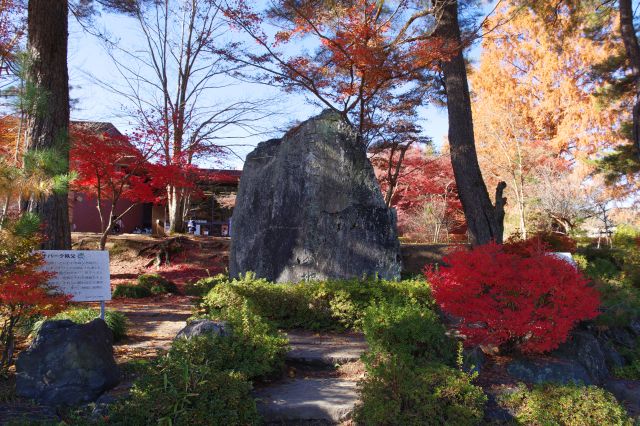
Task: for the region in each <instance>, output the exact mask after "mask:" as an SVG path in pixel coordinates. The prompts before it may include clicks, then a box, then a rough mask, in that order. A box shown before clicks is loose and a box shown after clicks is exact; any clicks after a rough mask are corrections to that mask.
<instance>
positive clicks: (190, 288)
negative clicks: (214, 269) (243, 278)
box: [184, 274, 229, 297]
mask: <svg viewBox="0 0 640 426" xmlns="http://www.w3.org/2000/svg"><path fill="white" fill-rule="evenodd" d="M228 281H229V278H228V277H227V276H226V275H225V274H218V275H215V276H213V277H206V278H202V279H199V280H198V281H195V282H190V283H187V284H186V285H185V286H184V294H186V295H188V296H200V297H202V296H204V295H205V294H207V293H208V292H209V291H210V290H211V289H212V288H214V287H215V286H217V285H218V284H221V283H226V282H228Z"/></svg>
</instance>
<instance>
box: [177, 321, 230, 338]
mask: <svg viewBox="0 0 640 426" xmlns="http://www.w3.org/2000/svg"><path fill="white" fill-rule="evenodd" d="M229 334H231V327H230V326H229V325H228V324H227V322H226V321H212V320H207V319H200V320H195V321H192V322H190V323H189V324H187V326H186V327H185V328H183V329H182V330H180V331H179V332H178V334H177V335H176V340H177V339H191V338H192V337H196V336H203V335H211V336H228V335H229Z"/></svg>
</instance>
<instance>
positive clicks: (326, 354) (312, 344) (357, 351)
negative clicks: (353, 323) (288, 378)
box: [286, 330, 367, 367]
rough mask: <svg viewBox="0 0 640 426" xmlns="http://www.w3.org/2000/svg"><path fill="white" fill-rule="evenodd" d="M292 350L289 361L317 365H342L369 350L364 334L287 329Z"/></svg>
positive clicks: (288, 357) (355, 359) (356, 358)
mask: <svg viewBox="0 0 640 426" xmlns="http://www.w3.org/2000/svg"><path fill="white" fill-rule="evenodd" d="M286 335H287V337H288V339H289V345H290V346H291V350H290V351H289V352H288V353H287V356H286V359H287V361H289V362H293V363H300V364H309V365H317V366H331V367H334V366H336V365H342V364H346V363H349V362H354V361H357V360H359V359H360V356H361V355H362V353H363V352H364V351H366V350H367V343H366V341H365V339H364V336H363V335H362V334H359V333H343V334H334V333H314V332H310V331H304V330H292V331H287V332H286Z"/></svg>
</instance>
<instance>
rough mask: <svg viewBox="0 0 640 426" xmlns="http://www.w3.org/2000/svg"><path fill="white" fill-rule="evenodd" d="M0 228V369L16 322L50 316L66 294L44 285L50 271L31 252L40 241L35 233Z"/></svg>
mask: <svg viewBox="0 0 640 426" xmlns="http://www.w3.org/2000/svg"><path fill="white" fill-rule="evenodd" d="M12 225H13V226H10V227H9V228H7V227H5V228H4V229H2V230H0V243H2V247H3V249H2V250H0V343H1V344H2V346H3V348H2V355H1V357H0V369H4V368H6V367H8V366H9V365H10V364H11V361H12V358H13V351H14V347H15V337H14V333H15V329H16V327H17V326H18V325H19V323H20V321H22V320H25V319H27V318H32V317H34V316H37V315H44V316H50V315H54V314H56V313H58V312H60V311H61V310H63V309H64V307H65V306H66V304H67V302H68V301H69V300H70V296H66V295H62V294H56V293H55V292H54V290H55V289H53V288H51V287H50V286H49V285H48V281H49V279H50V278H51V276H52V274H51V273H50V272H45V271H42V270H41V267H42V265H43V264H44V258H43V256H42V254H40V253H39V252H34V250H36V249H37V248H38V247H39V245H40V242H41V241H42V237H41V235H40V234H38V233H30V234H29V235H22V234H23V232H20V231H17V230H16V228H17V223H13V224H12Z"/></svg>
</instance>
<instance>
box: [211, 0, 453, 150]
mask: <svg viewBox="0 0 640 426" xmlns="http://www.w3.org/2000/svg"><path fill="white" fill-rule="evenodd" d="M224 10H225V14H226V16H227V17H228V19H229V20H230V22H231V25H232V26H233V27H235V28H239V29H241V30H243V32H244V33H245V34H247V35H248V36H249V37H250V38H251V39H252V40H253V41H254V42H255V43H254V45H257V46H258V50H257V51H256V49H254V48H249V47H247V45H243V44H240V43H235V44H233V45H232V46H229V48H228V49H226V50H221V53H223V54H224V55H225V56H227V57H228V58H229V59H230V60H232V61H234V62H237V63H239V64H243V65H249V66H251V67H252V68H253V69H257V70H259V73H258V74H257V75H256V74H253V75H248V77H250V78H252V79H254V80H256V81H260V82H263V83H264V82H265V81H268V82H269V83H270V84H272V85H276V86H280V87H282V88H284V89H285V90H287V91H291V92H293V91H301V92H303V93H306V94H310V95H312V96H313V97H314V98H315V99H316V101H318V102H319V103H320V104H321V105H322V106H324V107H326V108H330V109H333V110H335V111H337V112H339V113H340V114H341V115H342V117H343V119H344V120H345V122H347V123H350V124H354V125H355V126H356V128H357V129H358V130H359V133H360V135H364V134H365V133H366V132H367V131H369V130H370V129H371V128H375V127H378V126H381V125H383V122H384V121H385V120H384V119H383V118H381V117H380V116H378V117H377V119H374V118H375V117H376V112H377V113H378V114H383V115H385V113H387V114H393V113H394V112H397V111H398V110H406V111H411V110H412V108H414V107H415V106H416V105H417V104H420V103H421V102H423V101H424V99H425V94H426V92H427V91H428V90H429V87H430V86H429V85H428V84H421V85H409V86H407V83H409V82H413V81H415V80H416V79H421V80H422V81H424V78H427V79H428V77H427V76H426V75H427V74H428V71H433V70H436V69H437V68H438V66H439V63H440V61H441V60H443V59H446V58H447V57H448V56H449V55H450V54H451V50H452V49H451V48H450V47H449V46H447V45H446V43H445V42H444V41H443V40H442V39H441V38H438V37H433V36H432V35H430V34H429V33H428V31H425V29H426V28H428V27H429V25H430V19H431V18H432V17H433V13H434V10H433V8H432V7H430V6H428V5H423V6H420V5H418V3H414V2H409V1H395V2H379V1H372V0H355V1H351V2H344V3H341V2H327V1H324V0H305V1H297V0H279V1H276V2H274V4H273V6H272V7H271V8H269V9H268V10H266V11H258V10H255V9H254V8H253V7H252V6H250V4H249V2H246V1H244V0H235V1H229V2H226V3H225V6H224ZM269 25H272V26H274V27H276V28H278V29H279V30H278V31H277V32H276V33H275V34H271V35H270V34H268V31H267V28H268V27H269ZM293 41H297V42H298V43H299V45H300V44H303V43H304V44H308V45H310V46H313V48H314V49H315V50H314V51H313V52H309V51H307V50H302V49H296V53H295V54H291V53H290V52H291V49H290V47H291V43H292V42H293ZM408 89H410V90H408ZM365 142H368V141H365Z"/></svg>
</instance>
